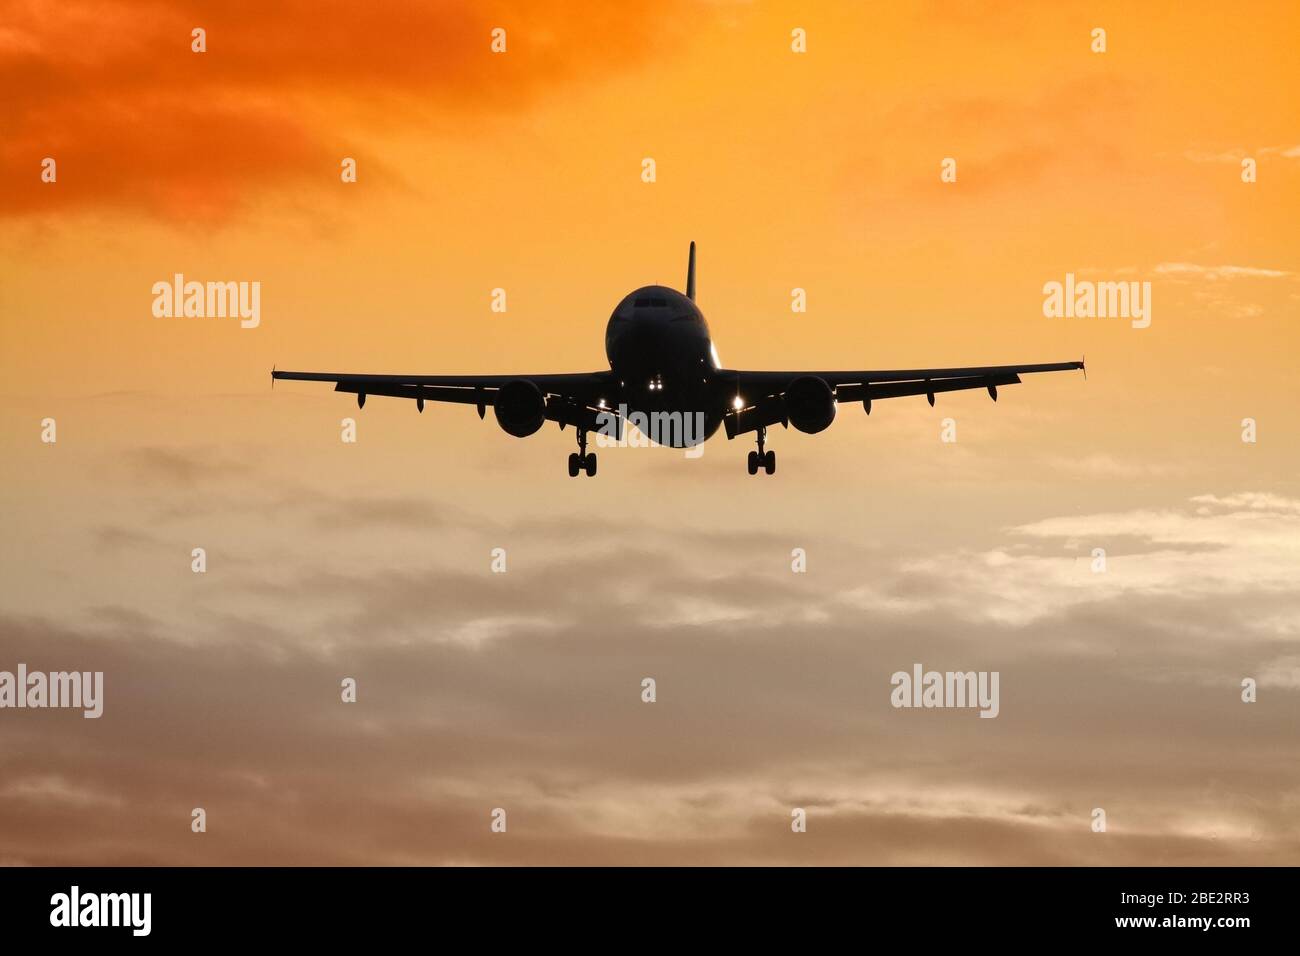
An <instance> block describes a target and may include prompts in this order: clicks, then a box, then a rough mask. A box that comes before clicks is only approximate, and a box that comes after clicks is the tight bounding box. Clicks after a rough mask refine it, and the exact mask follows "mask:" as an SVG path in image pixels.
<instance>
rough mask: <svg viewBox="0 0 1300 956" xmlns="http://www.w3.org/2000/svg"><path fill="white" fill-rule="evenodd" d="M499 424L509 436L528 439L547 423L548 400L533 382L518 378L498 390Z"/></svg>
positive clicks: (497, 413) (496, 406) (497, 409)
mask: <svg viewBox="0 0 1300 956" xmlns="http://www.w3.org/2000/svg"><path fill="white" fill-rule="evenodd" d="M496 398H497V400H496V405H495V406H494V410H495V412H496V416H497V424H498V425H500V426H501V428H502V430H503V431H505V432H506V434H508V435H514V436H515V437H516V438H527V437H528V436H529V435H531V434H532V433H533V432H535V431H537V429H539V428H541V427H542V423H543V422H545V421H546V399H545V398H544V397H543V396H542V392H541V389H539V388H538V387H537V386H536V385H534V384H533V383H532V382H530V381H528V379H525V378H517V379H515V380H514V381H513V382H507V383H506V384H505V385H502V386H501V388H499V389H498V390H497V396H496Z"/></svg>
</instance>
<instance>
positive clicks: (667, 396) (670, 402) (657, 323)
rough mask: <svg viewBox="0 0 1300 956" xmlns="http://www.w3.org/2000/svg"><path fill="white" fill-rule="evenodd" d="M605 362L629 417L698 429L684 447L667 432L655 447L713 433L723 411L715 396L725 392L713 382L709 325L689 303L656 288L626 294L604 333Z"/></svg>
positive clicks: (715, 363) (663, 288)
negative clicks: (661, 418) (681, 421)
mask: <svg viewBox="0 0 1300 956" xmlns="http://www.w3.org/2000/svg"><path fill="white" fill-rule="evenodd" d="M605 356H606V358H608V359H609V367H610V370H611V371H612V372H613V373H614V375H615V376H616V377H617V378H618V381H619V383H620V388H621V391H622V394H621V396H620V401H621V402H622V403H623V404H624V405H626V406H627V409H628V411H629V412H640V413H641V414H642V415H645V416H648V417H649V416H654V415H656V414H658V415H673V414H677V415H680V416H682V417H683V418H684V417H685V416H688V415H689V416H693V420H694V421H697V422H700V423H702V426H703V432H702V434H701V433H699V431H698V429H694V430H692V431H691V432H689V433H688V435H689V437H690V440H689V441H687V440H679V439H678V436H677V434H676V433H670V432H668V431H665V432H664V437H663V438H660V437H659V436H656V440H657V441H660V443H662V444H667V445H671V446H673V447H682V446H683V445H686V444H696V443H698V442H700V441H703V440H705V439H707V438H708V437H709V436H711V435H712V434H713V433H714V432H715V431H717V429H718V426H719V424H721V422H722V416H723V414H724V412H725V410H726V409H725V404H724V402H725V399H722V400H720V398H719V396H720V395H721V393H723V392H724V391H726V389H727V387H728V386H727V383H726V382H724V381H721V380H720V379H719V378H718V376H717V370H718V364H719V363H718V358H717V351H716V350H715V349H714V347H713V340H712V339H711V338H710V336H709V325H708V323H707V322H705V321H704V314H703V313H702V312H701V311H700V308H699V306H697V305H696V304H695V303H694V302H693V301H691V299H689V298H687V297H686V296H685V295H682V293H680V292H678V291H677V290H675V289H669V288H667V287H666V286H660V285H649V286H644V287H643V288H640V289H637V290H636V291H634V292H632V293H630V294H628V295H627V296H625V297H624V299H623V301H621V302H620V303H619V304H618V306H617V307H616V308H615V309H614V313H613V314H612V315H611V316H610V318H609V324H608V325H607V326H606V328H605Z"/></svg>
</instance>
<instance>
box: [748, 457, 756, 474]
mask: <svg viewBox="0 0 1300 956" xmlns="http://www.w3.org/2000/svg"><path fill="white" fill-rule="evenodd" d="M749 473H750V474H751V475H757V474H758V452H756V451H751V452H750V453H749Z"/></svg>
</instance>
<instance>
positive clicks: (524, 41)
mask: <svg viewBox="0 0 1300 956" xmlns="http://www.w3.org/2000/svg"><path fill="white" fill-rule="evenodd" d="M648 6H649V4H648V3H645V2H634V3H627V4H618V5H605V4H599V3H594V2H592V3H582V2H573V0H544V2H538V3H530V4H527V5H524V6H521V5H518V4H510V3H506V2H495V0H488V2H483V3H474V4H442V3H428V4H424V3H414V4H402V5H399V6H391V7H388V6H383V7H380V8H373V7H366V6H364V5H359V4H343V5H338V6H335V7H330V8H328V9H325V8H322V7H321V6H320V5H319V4H316V3H310V2H307V0H290V2H285V3H274V4H266V3H254V2H234V3H224V4H219V5H213V4H207V3H200V2H191V3H162V2H140V3H136V2H115V0H82V2H70V3H63V4H57V5H54V6H51V5H49V4H41V3H35V2H32V3H24V2H20V0H11V2H8V3H6V4H5V10H4V14H3V18H2V19H3V22H4V24H5V27H4V32H3V33H0V99H2V100H3V101H4V102H5V104H6V124H5V127H6V128H5V136H4V137H3V139H2V140H0V215H8V216H17V215H32V214H44V213H66V212H69V211H76V210H81V209H86V208H98V209H108V210H118V211H125V212H144V213H147V214H150V215H152V216H156V217H159V218H162V219H168V220H172V221H176V222H178V223H179V222H185V221H192V220H200V221H204V222H208V221H211V220H219V219H223V218H227V217H230V216H233V215H235V214H237V213H238V212H240V211H241V210H243V209H245V208H246V207H247V206H248V204H249V203H250V201H251V200H252V198H253V197H255V196H257V195H259V194H261V193H263V192H266V191H269V190H273V189H279V190H281V191H283V190H285V189H287V188H288V187H289V186H290V185H295V184H308V185H310V184H319V187H318V188H320V189H322V190H323V189H324V188H326V184H329V183H337V182H338V177H339V168H340V167H339V164H340V161H341V159H342V157H343V156H353V157H354V158H358V159H359V160H360V161H361V162H362V163H369V164H371V168H372V169H373V168H378V167H379V166H380V164H381V163H382V158H381V157H378V156H373V155H371V154H370V148H371V147H370V146H369V144H370V143H371V142H372V141H373V140H374V138H375V137H376V136H378V135H381V134H382V133H383V132H384V131H385V130H389V129H393V128H399V129H402V128H407V129H417V130H418V129H425V130H430V131H431V132H432V131H436V134H438V135H464V134H467V133H468V132H469V131H470V130H471V129H472V128H473V127H474V126H475V125H476V124H478V123H481V122H483V120H482V117H483V116H484V115H489V116H490V115H495V114H500V113H508V112H512V111H517V110H520V109H526V108H528V106H529V105H530V104H532V103H534V102H536V101H537V100H538V99H539V98H540V97H542V96H544V95H545V94H546V93H547V92H548V91H550V90H553V89H555V88H557V87H560V86H562V85H566V84H572V83H575V82H583V81H587V82H591V81H599V79H600V78H602V77H605V76H609V75H612V74H615V73H618V72H621V71H623V70H627V69H631V68H634V67H635V66H636V65H637V64H639V63H642V62H644V61H645V60H646V59H647V58H649V57H652V56H654V55H657V54H658V53H660V52H661V43H663V42H665V36H664V34H665V27H663V26H660V27H655V28H651V29H647V26H648V25H649V24H651V23H659V24H673V23H675V22H677V18H676V17H674V16H673V15H672V13H671V12H670V11H664V10H663V9H662V4H656V5H655V11H656V14H657V16H656V17H654V18H649V17H646V16H644V14H645V9H646V8H647V7H648ZM497 26H501V27H503V28H506V29H507V52H506V53H504V54H493V53H491V51H490V42H491V31H492V29H493V28H495V27H497ZM196 27H202V28H203V29H205V30H206V31H207V52H205V53H194V52H192V51H191V49H190V44H191V31H192V30H193V29H194V28H196ZM574 49H580V50H582V51H583V55H582V56H573V55H572V50H574ZM327 115H328V116H331V117H333V119H332V120H331V121H329V122H326V121H325V120H324V119H323V117H324V116H327ZM430 116H435V117H444V118H445V119H446V121H445V122H437V123H431V122H430ZM45 157H51V158H53V159H55V160H56V162H57V164H58V181H57V183H55V184H48V183H43V182H42V181H41V178H40V174H41V163H42V160H43V159H44V158H45ZM390 174H391V175H390V178H391V177H395V176H397V175H398V174H397V173H396V172H395V171H390ZM313 188H316V187H313Z"/></svg>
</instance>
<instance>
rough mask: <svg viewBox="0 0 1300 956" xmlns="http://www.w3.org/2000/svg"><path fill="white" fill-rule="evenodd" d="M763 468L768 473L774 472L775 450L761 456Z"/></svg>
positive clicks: (772, 473) (773, 473)
mask: <svg viewBox="0 0 1300 956" xmlns="http://www.w3.org/2000/svg"><path fill="white" fill-rule="evenodd" d="M763 470H764V471H766V472H767V473H768V474H769V475H775V474H776V452H774V451H769V452H768V453H767V454H766V455H764V456H763Z"/></svg>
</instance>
